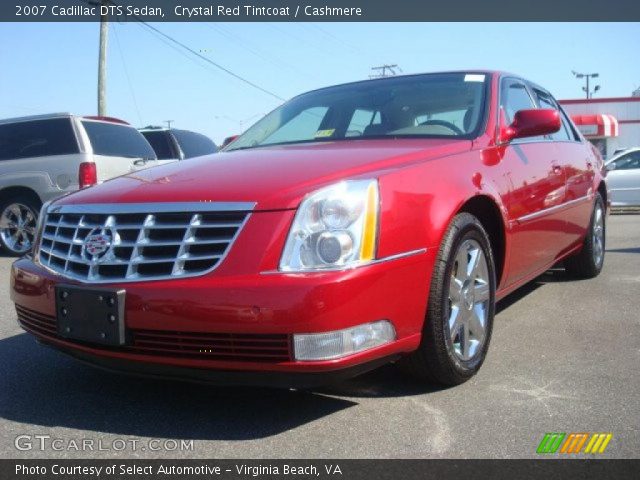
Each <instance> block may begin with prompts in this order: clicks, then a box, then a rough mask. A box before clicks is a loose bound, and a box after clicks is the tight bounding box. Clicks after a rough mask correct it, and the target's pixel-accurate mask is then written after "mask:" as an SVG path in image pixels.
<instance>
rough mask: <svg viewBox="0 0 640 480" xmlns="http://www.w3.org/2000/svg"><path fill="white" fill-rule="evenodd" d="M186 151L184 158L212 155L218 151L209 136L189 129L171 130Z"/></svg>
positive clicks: (184, 151)
mask: <svg viewBox="0 0 640 480" xmlns="http://www.w3.org/2000/svg"><path fill="white" fill-rule="evenodd" d="M171 133H172V134H173V136H174V137H175V138H176V140H177V141H178V143H179V144H180V148H181V149H182V153H184V158H193V157H200V156H202V155H210V154H212V153H216V152H217V151H218V149H217V147H216V144H215V143H213V140H211V139H210V138H209V137H206V136H204V135H201V134H199V133H195V132H189V131H188V130H171Z"/></svg>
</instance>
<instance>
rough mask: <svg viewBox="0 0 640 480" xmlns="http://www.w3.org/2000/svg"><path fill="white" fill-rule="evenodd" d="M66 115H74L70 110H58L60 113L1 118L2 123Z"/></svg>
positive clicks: (63, 116)
mask: <svg viewBox="0 0 640 480" xmlns="http://www.w3.org/2000/svg"><path fill="white" fill-rule="evenodd" d="M65 117H73V114H71V113H69V112H58V113H45V114H42V115H28V116H26V117H13V118H3V119H2V120H0V123H18V122H30V121H33V120H48V119H50V118H65Z"/></svg>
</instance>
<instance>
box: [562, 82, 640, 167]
mask: <svg viewBox="0 0 640 480" xmlns="http://www.w3.org/2000/svg"><path fill="white" fill-rule="evenodd" d="M560 104H561V105H562V106H563V107H564V109H565V111H566V112H567V113H568V114H569V115H570V116H571V118H572V119H573V122H574V123H575V124H576V126H577V127H578V129H579V130H580V131H581V132H582V134H583V135H584V136H585V138H587V139H588V140H589V141H590V142H591V143H593V144H594V145H595V146H596V147H597V148H598V150H600V153H602V155H603V157H604V158H610V157H611V156H612V155H613V154H614V153H615V152H616V151H618V150H622V149H625V148H630V147H640V89H639V90H637V91H635V92H633V94H632V96H631V97H616V98H589V99H578V100H560Z"/></svg>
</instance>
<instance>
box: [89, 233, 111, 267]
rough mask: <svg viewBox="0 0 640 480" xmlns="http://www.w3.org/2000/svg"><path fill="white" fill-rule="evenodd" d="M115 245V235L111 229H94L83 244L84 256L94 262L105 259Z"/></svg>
mask: <svg viewBox="0 0 640 480" xmlns="http://www.w3.org/2000/svg"><path fill="white" fill-rule="evenodd" d="M112 243H113V234H112V232H111V230H110V229H109V228H94V229H93V230H91V231H90V232H89V234H88V235H87V236H86V237H85V239H84V242H83V243H82V256H83V257H84V258H85V259H86V260H91V261H94V262H97V261H100V259H101V258H103V257H104V256H105V255H106V254H107V252H108V251H109V249H111V245H112Z"/></svg>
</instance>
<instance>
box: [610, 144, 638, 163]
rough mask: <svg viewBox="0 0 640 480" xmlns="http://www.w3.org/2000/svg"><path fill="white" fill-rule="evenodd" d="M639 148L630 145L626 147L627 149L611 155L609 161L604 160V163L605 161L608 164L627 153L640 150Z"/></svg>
mask: <svg viewBox="0 0 640 480" xmlns="http://www.w3.org/2000/svg"><path fill="white" fill-rule="evenodd" d="M639 150H640V147H629V148H625V149H624V150H622V151H621V152H618V153H616V154H615V155H614V156H613V157H611V158H610V159H609V160H607V161H606V162H604V163H605V165H606V164H608V163H611V162H613V161H614V160H617V159H618V158H620V157H621V156H623V155H626V154H627V153H631V152H637V151H639Z"/></svg>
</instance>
